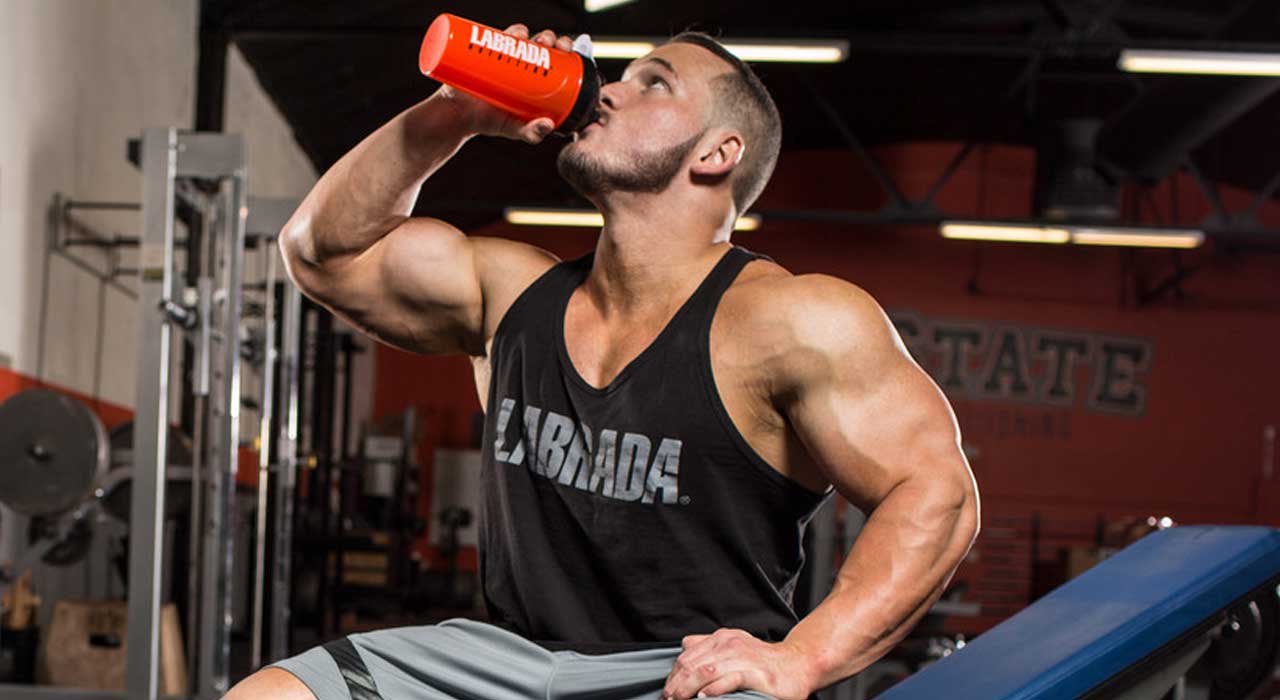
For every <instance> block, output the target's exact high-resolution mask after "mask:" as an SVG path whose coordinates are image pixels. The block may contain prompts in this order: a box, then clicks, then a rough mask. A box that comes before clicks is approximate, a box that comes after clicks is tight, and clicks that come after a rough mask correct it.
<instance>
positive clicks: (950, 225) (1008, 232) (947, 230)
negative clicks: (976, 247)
mask: <svg viewBox="0 0 1280 700" xmlns="http://www.w3.org/2000/svg"><path fill="white" fill-rule="evenodd" d="M942 237H943V238H954V239H959V240H967V241H1017V242H1019V243H1066V242H1068V241H1070V240H1071V232H1070V231H1067V230H1066V229H1061V228H1045V227H1043V226H1029V225H1022V224H984V223H981V222H974V221H944V222H942Z"/></svg>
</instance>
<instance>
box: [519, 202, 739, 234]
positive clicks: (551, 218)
mask: <svg viewBox="0 0 1280 700" xmlns="http://www.w3.org/2000/svg"><path fill="white" fill-rule="evenodd" d="M502 214H503V217H504V218H505V219H506V220H507V223H509V224H519V225H522V226H590V227H594V228H599V227H601V226H604V217H603V216H601V214H600V212H598V211H591V210H589V209H549V208H544V207H507V208H506V209H504V210H503V212H502ZM760 224H761V218H760V215H759V214H746V215H743V216H740V217H738V221H737V222H736V223H735V224H734V226H733V230H735V231H754V230H756V229H758V228H760Z"/></svg>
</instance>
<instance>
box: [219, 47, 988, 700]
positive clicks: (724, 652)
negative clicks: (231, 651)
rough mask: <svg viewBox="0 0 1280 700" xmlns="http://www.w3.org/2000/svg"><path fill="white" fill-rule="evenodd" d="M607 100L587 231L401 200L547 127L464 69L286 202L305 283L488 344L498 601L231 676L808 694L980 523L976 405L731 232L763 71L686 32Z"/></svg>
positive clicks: (889, 334)
mask: <svg viewBox="0 0 1280 700" xmlns="http://www.w3.org/2000/svg"><path fill="white" fill-rule="evenodd" d="M507 31H509V32H510V33H512V34H515V35H516V36H519V37H525V38H527V37H528V30H527V29H526V28H525V27H524V26H522V25H518V24H517V25H513V26H512V27H510V28H509V29H508V30H507ZM533 40H534V41H537V42H539V43H542V44H546V45H552V44H554V45H556V46H559V47H560V48H563V49H568V48H569V46H570V40H569V39H568V38H567V37H557V36H555V35H554V34H553V33H552V32H550V31H544V32H541V33H539V34H538V35H537V36H535V37H534V38H533ZM599 110H600V117H599V119H598V120H597V122H596V123H594V124H592V125H590V126H588V127H586V128H585V129H584V130H583V131H581V132H580V133H579V134H577V135H576V137H575V138H574V140H573V142H572V143H570V144H568V145H566V146H565V147H564V149H563V150H562V151H561V152H560V155H559V159H558V169H559V171H560V174H561V175H562V176H563V177H564V178H565V179H566V180H568V181H569V182H570V183H571V184H572V185H573V186H574V187H575V188H576V189H577V190H578V191H579V192H581V194H582V195H583V196H584V197H586V198H587V199H589V200H590V201H591V202H592V203H593V204H595V205H596V206H597V207H598V208H599V209H600V211H601V212H602V213H603V214H604V222H605V223H604V228H603V230H602V231H601V232H600V237H599V241H598V242H597V244H596V249H595V252H594V253H593V254H592V255H590V256H588V257H585V258H583V259H580V260H574V261H569V262H561V261H559V260H557V259H556V258H555V257H554V256H552V255H551V254H549V253H547V252H545V251H543V250H539V249H537V248H535V247H532V246H529V245H525V244H523V243H519V242H516V241H511V240H505V239H497V238H480V237H468V236H466V235H464V234H463V233H462V232H461V231H459V230H458V229H456V228H454V227H452V226H450V225H449V224H447V223H445V222H443V221H438V220H434V219H425V218H414V217H411V216H410V213H411V212H412V210H413V205H414V200H415V199H416V198H417V195H418V191H419V188H420V186H421V185H422V183H423V181H424V180H425V179H426V178H427V177H430V176H431V175H432V173H434V172H435V171H436V169H438V168H439V167H440V166H442V165H443V164H444V163H445V162H446V161H447V160H448V159H449V158H450V157H451V156H452V155H453V154H454V153H455V152H457V150H458V149H459V148H461V147H462V146H463V144H465V143H466V142H467V141H468V140H469V139H471V138H473V137H476V136H501V137H508V138H517V139H522V140H524V141H527V142H529V143H539V142H540V141H542V139H543V138H544V137H546V136H547V134H548V133H550V131H551V130H552V127H553V125H552V123H551V121H550V120H548V119H538V120H534V121H532V122H529V123H517V122H516V121H515V120H514V119H513V118H510V117H507V116H505V115H504V114H502V113H500V112H498V111H496V110H495V109H493V108H491V107H489V106H487V105H485V104H483V103H481V102H479V101H477V100H475V99H472V98H470V97H468V96H466V95H464V94H461V93H459V92H455V91H454V90H452V89H450V88H448V87H442V88H440V89H439V90H438V91H437V92H435V94H433V95H432V96H431V97H430V98H428V99H427V100H425V101H423V102H422V103H420V104H418V105H416V106H414V107H412V108H410V109H408V110H407V111H405V112H404V113H402V114H400V115H399V116H397V117H396V118H394V119H393V120H391V121H390V122H389V123H387V124H386V125H384V126H383V127H381V128H380V129H378V130H377V131H376V132H374V133H373V134H372V135H371V136H369V137H368V138H366V139H365V140H364V141H363V142H362V143H360V144H359V145H358V146H356V147H355V148H354V149H353V150H352V151H351V152H350V153H348V154H347V155H346V156H344V157H343V158H342V160H340V161H339V162H338V163H337V164H336V165H334V166H333V168H332V169H330V170H329V171H328V172H327V173H325V175H324V177H322V178H321V179H320V181H319V182H318V183H317V184H316V186H315V189H314V190H312V192H311V193H310V195H309V196H308V197H307V198H306V200H305V201H304V202H303V203H302V205H301V206H300V207H299V209H298V211H297V213H296V214H295V215H294V216H293V218H292V220H291V221H290V222H289V224H288V225H287V227H286V228H285V230H284V232H283V234H282V237H281V249H282V251H283V253H284V256H285V259H286V260H287V262H288V267H289V271H290V274H291V275H292V277H293V279H294V280H295V281H296V282H297V284H298V285H299V286H300V287H301V288H302V289H303V290H304V291H305V292H306V293H307V294H308V295H309V296H311V297H312V298H314V299H316V300H318V301H319V302H321V303H322V304H324V305H325V306H327V307H328V308H330V309H332V310H333V311H334V312H335V313H337V314H339V315H340V316H342V317H344V318H346V319H348V320H349V321H351V322H352V323H354V324H356V325H357V326H359V327H360V328H362V329H364V330H365V332H367V333H369V334H370V335H372V336H374V337H376V338H378V339H379V340H382V341H383V342H386V343H389V344H391V345H394V346H396V347H400V348H404V349H407V350H411V351H415V352H421V353H466V354H467V355H470V356H471V357H472V358H473V364H474V368H475V380H476V385H477V388H478V391H479V395H480V397H481V400H482V402H483V403H484V405H485V409H486V412H487V416H486V422H485V437H486V440H485V449H484V458H483V464H484V466H483V475H482V479H483V482H482V483H483V484H484V496H483V499H484V501H483V503H482V513H481V520H482V527H481V535H480V537H481V542H480V552H481V570H480V574H481V579H482V581H483V589H484V594H485V600H486V603H487V605H488V609H489V612H490V616H491V618H492V621H491V623H479V622H473V621H462V620H455V621H448V622H445V623H441V624H439V625H431V626H423V627H411V628H400V629H393V630H386V631H382V632H374V633H369V634H362V635H352V636H351V637H349V638H346V639H343V640H339V641H337V642H331V643H329V644H327V645H325V646H324V647H318V648H316V649H312V650H310V651H308V652H306V653H304V654H302V655H299V656H297V657H294V658H292V659H288V660H286V661H284V662H282V663H280V664H277V665H276V666H274V667H271V668H268V669H265V670H263V671H260V672H258V673H256V674H254V675H253V676H251V677H250V678H248V679H246V680H245V681H244V682H242V683H241V684H239V685H238V686H237V687H236V688H234V689H233V690H232V691H231V692H230V694H229V695H228V698H232V699H234V700H241V699H250V700H263V699H264V698H265V699H270V698H275V699H278V700H284V699H292V698H312V697H319V698H320V700H334V699H336V698H346V697H352V698H355V699H356V700H361V699H363V698H376V697H385V698H387V699H388V700H398V699H400V698H410V697H414V698H419V697H422V698H477V699H483V700H505V699H507V698H511V699H513V700H514V699H518V698H550V697H579V698H617V699H619V700H623V699H631V698H635V699H639V698H649V699H653V700H656V699H657V698H659V697H662V698H674V699H676V700H686V699H688V698H693V697H715V696H723V697H732V698H748V697H751V698H759V697H772V698H779V699H781V700H801V699H803V698H807V697H809V696H810V695H811V694H812V693H813V692H814V691H815V690H817V689H820V688H822V687H824V686H827V685H830V684H831V683H834V682H836V681H838V680H840V679H842V678H845V677H847V676H850V675H852V674H854V673H857V672H858V671H860V670H862V669H864V668H866V667H867V666H868V665H870V664H871V663H872V662H873V661H875V660H876V659H877V658H879V657H880V656H882V655H883V654H885V653H886V652H887V651H888V650H889V649H890V648H892V647H893V646H894V644H896V643H897V642H898V641H899V640H900V639H901V638H902V637H903V636H904V635H905V634H906V633H907V632H908V631H909V629H910V628H911V627H912V626H913V625H914V624H915V623H916V622H917V621H918V620H919V619H920V617H921V616H922V615H923V614H924V613H925V612H926V611H927V610H928V608H929V607H930V605H931V604H932V603H933V602H934V601H935V600H936V599H937V598H938V596H939V595H940V592H941V591H942V589H943V588H944V586H945V585H946V583H947V582H948V581H949V580H950V577H951V576H952V574H953V573H954V571H955V568H956V566H957V565H958V564H959V562H960V560H961V558H962V557H963V556H964V555H965V554H966V552H967V551H968V550H969V548H970V546H971V545H972V543H973V540H974V537H975V536H976V533H977V531H978V494H977V490H976V487H975V484H974V480H973V477H972V474H971V473H970V471H969V468H968V465H967V464H966V462H965V459H964V456H963V454H962V452H961V450H960V447H959V440H958V430H957V427H956V423H955V419H954V416H953V414H952V412H951V409H950V406H949V405H948V404H947V401H946V399H945V398H944V397H943V395H942V393H941V392H940V391H939V390H938V388H937V387H936V386H935V385H934V384H933V382H932V381H931V380H930V379H929V378H928V377H927V376H926V375H925V373H924V372H923V371H921V369H920V368H919V367H918V366H917V365H916V364H915V363H914V362H913V361H912V359H911V357H910V356H909V355H908V353H907V351H906V350H905V348H904V347H903V344H902V342H901V340H900V339H899V338H898V336H897V334H896V333H895V331H894V329H893V327H892V325H891V324H890V322H889V321H888V319H887V318H886V316H885V314H884V313H883V311H882V310H881V309H880V308H879V306H877V304H876V302H875V301H874V300H873V299H872V298H871V297H870V296H868V295H867V293H866V292H864V291H862V290H861V289H859V288H858V287H856V286H854V285H852V284H849V283H848V282H845V281H843V280H839V279H835V278H832V277H826V276H823V275H792V274H791V273H789V272H788V271H787V270H785V269H783V268H782V267H781V266H779V265H777V264H776V263H774V262H772V261H771V260H769V259H767V258H764V257H762V256H759V255H755V254H752V253H750V252H748V251H746V250H743V249H741V248H738V247H735V246H733V245H732V244H730V242H729V234H730V231H731V230H732V227H733V223H734V221H735V220H736V219H737V218H738V216H739V215H740V214H742V213H743V212H744V211H746V209H747V208H748V207H749V206H750V204H751V203H752V202H753V201H754V200H755V198H756V196H757V195H758V194H759V193H760V191H761V190H762V189H763V188H764V186H765V183H766V182H767V181H768V178H769V176H770V174H771V173H772V170H773V167H774V163H775V161H776V159H777V155H778V150H779V142H780V133H781V132H780V130H781V125H780V122H779V118H778V113H777V109H776V108H775V106H774V104H773V101H772V99H771V98H770V97H769V94H768V92H767V91H766V90H765V88H764V86H763V85H762V84H761V83H760V81H759V80H758V79H757V78H756V76H755V75H754V74H753V73H752V71H751V70H750V69H749V68H748V67H747V66H746V65H744V64H743V63H741V62H740V61H738V60H737V59H736V58H735V57H734V56H733V55H732V54H730V53H728V52H727V51H725V49H723V48H722V47H721V46H720V45H719V44H718V43H716V42H715V41H714V40H713V39H711V38H709V37H707V36H706V35H701V34H689V33H686V34H682V35H679V36H677V37H675V38H674V39H672V40H671V41H670V42H669V43H666V44H664V45H662V46H660V47H658V48H657V49H655V50H654V51H652V52H651V53H649V54H648V55H646V56H644V57H642V58H640V59H637V60H635V61H633V62H632V63H631V64H630V65H628V66H627V68H626V70H625V71H624V72H623V74H622V76H621V79H620V80H618V81H616V82H611V83H608V84H606V85H605V86H604V88H603V92H602V96H601V104H600V105H599ZM833 491H834V492H837V493H839V494H840V495H841V496H843V497H845V498H847V499H848V500H849V501H850V502H852V503H853V504H854V505H856V506H858V507H859V508H860V509H862V510H863V511H864V512H867V513H870V518H869V519H868V521H867V523H866V525H865V528H864V529H863V530H862V533H861V536H860V537H859V538H858V540H857V542H856V544H855V545H854V547H853V549H852V551H851V552H850V553H849V556H848V557H847V559H846V561H845V563H844V564H843V566H842V567H841V569H840V571H839V574H838V577H837V579H836V581H835V585H834V588H833V590H832V591H831V593H830V594H829V595H828V596H827V597H826V599H825V600H823V601H822V602H821V604H820V605H818V606H817V608H816V609H814V610H813V611H812V612H810V613H809V614H808V615H807V616H805V617H804V619H802V620H797V619H796V614H795V613H794V612H793V610H792V608H791V597H792V593H793V591H794V587H795V583H796V578H797V575H798V573H799V570H800V567H801V565H802V563H803V554H802V550H801V534H802V531H803V528H804V526H805V524H806V523H807V522H808V520H809V518H810V517H811V516H812V514H813V512H814V511H815V510H816V509H817V508H818V507H819V506H820V505H821V504H822V503H823V502H824V501H825V500H826V499H827V498H828V497H829V495H830V494H831V493H832V492H833Z"/></svg>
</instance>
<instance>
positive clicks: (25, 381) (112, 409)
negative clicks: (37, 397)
mask: <svg viewBox="0 0 1280 700" xmlns="http://www.w3.org/2000/svg"><path fill="white" fill-rule="evenodd" d="M37 388H40V389H50V390H53V391H57V392H59V393H62V394H66V395H67V396H70V397H72V398H74V399H78V400H80V401H82V402H84V404H85V405H86V406H88V407H89V408H90V409H91V410H92V411H93V412H94V413H96V414H97V415H98V418H99V419H100V420H101V421H102V424H103V425H104V426H105V427H106V429H107V430H108V431H109V430H111V429H112V428H114V427H116V426H117V425H120V424H121V423H124V422H127V421H130V420H132V419H133V411H132V410H130V409H128V408H125V407H123V406H117V405H116V404H113V403H110V402H107V401H101V400H99V399H95V398H93V397H91V396H88V395H86V394H81V393H79V392H76V391H72V390H70V389H66V388H64V387H60V386H56V385H53V384H48V383H46V382H40V381H38V380H36V379H34V378H32V377H28V376H26V375H25V374H19V373H18V372H14V371H13V370H10V369H6V368H4V367H0V403H3V402H4V401H6V400H7V399H8V398H9V397H10V396H13V395H14V394H17V393H18V392H22V391H26V390H27V389H37Z"/></svg>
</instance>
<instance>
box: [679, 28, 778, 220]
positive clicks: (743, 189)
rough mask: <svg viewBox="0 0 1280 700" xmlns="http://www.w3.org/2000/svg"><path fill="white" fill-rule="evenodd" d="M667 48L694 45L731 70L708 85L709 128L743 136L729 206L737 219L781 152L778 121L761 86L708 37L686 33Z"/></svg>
mask: <svg viewBox="0 0 1280 700" xmlns="http://www.w3.org/2000/svg"><path fill="white" fill-rule="evenodd" d="M667 43H668V44H677V43H680V44H694V45H697V46H701V47H702V48H704V49H706V50H708V51H710V52H711V53H714V54H715V55H716V56H719V57H720V58H721V60H723V61H724V62H725V63H728V64H729V65H730V66H732V67H733V71H732V72H729V73H726V74H723V75H718V76H716V77H715V79H714V80H713V81H712V91H713V94H714V95H715V105H714V107H713V109H712V114H711V120H712V124H716V125H721V124H723V125H728V126H732V127H734V128H736V129H738V130H739V131H741V132H742V137H743V139H744V140H745V141H746V150H745V153H743V156H742V160H741V161H740V162H739V163H738V167H737V168H735V169H734V172H733V174H732V175H731V177H732V178H733V204H734V206H735V207H737V209H738V215H739V216H741V215H742V214H743V213H745V212H746V211H747V208H748V207H750V206H751V204H752V203H754V202H755V201H756V198H757V197H759V196H760V193H761V192H763V191H764V187H765V185H767V184H768V183H769V177H770V176H771V175H773V167H774V165H776V164H777V162H778V152H779V151H780V150H781V149H782V118H781V117H780V116H779V115H778V106H777V105H775V104H774V103H773V97H771V96H770V95H769V90H768V89H767V88H765V86H764V83H762V82H760V78H759V77H758V76H756V73H755V71H753V70H751V66H748V65H747V64H746V63H745V62H743V61H742V59H740V58H738V57H737V56H735V55H733V53H732V52H731V51H729V50H728V49H726V48H725V47H724V45H723V44H721V43H720V42H719V41H716V39H715V38H714V37H712V36H711V35H710V34H707V33H706V32H700V31H684V32H680V33H679V34H677V35H675V36H673V37H671V39H670V40H668V41H667Z"/></svg>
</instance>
